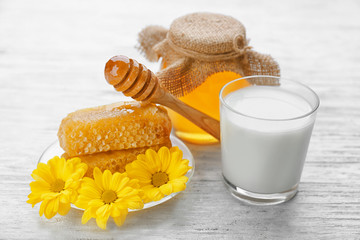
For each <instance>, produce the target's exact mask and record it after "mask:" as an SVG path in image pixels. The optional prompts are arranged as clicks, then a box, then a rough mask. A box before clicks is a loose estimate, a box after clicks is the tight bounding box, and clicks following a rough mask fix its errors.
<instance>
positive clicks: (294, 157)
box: [221, 86, 315, 194]
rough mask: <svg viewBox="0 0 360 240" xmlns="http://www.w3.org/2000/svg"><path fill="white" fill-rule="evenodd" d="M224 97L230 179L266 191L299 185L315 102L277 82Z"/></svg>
mask: <svg viewBox="0 0 360 240" xmlns="http://www.w3.org/2000/svg"><path fill="white" fill-rule="evenodd" d="M224 102H225V104H226V105H227V106H224V104H222V105H221V147H222V167H223V175H224V177H225V178H226V180H227V181H229V182H230V183H231V184H233V185H235V186H236V187H239V188H241V189H243V190H246V191H249V192H254V193H261V194H269V193H281V192H285V191H289V190H290V189H292V188H294V187H296V186H297V184H298V182H299V181H300V177H301V172H302V168H303V165H304V161H305V157H306V153H307V148H308V144H309V140H310V136H311V132H312V128H313V125H314V121H315V116H314V115H315V114H312V115H309V113H310V112H311V109H312V108H311V105H310V104H309V102H307V101H306V100H305V99H304V98H302V97H301V96H298V95H296V94H294V93H292V92H289V91H287V90H283V89H281V88H278V87H271V86H250V87H246V88H244V89H240V90H236V91H235V92H232V93H230V94H228V95H227V96H226V97H225V98H224Z"/></svg>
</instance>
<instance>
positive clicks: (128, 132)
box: [58, 101, 171, 157]
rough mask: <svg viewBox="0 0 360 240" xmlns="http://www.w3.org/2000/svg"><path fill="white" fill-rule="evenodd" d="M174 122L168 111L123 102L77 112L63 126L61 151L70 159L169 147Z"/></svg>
mask: <svg viewBox="0 0 360 240" xmlns="http://www.w3.org/2000/svg"><path fill="white" fill-rule="evenodd" d="M170 132H171V121H170V118H169V116H168V115H167V111H166V109H165V108H163V107H161V106H157V105H154V104H144V103H139V102H135V101H134V102H120V103H115V104H110V105H104V106H99V107H94V108H87V109H81V110H78V111H75V112H73V113H70V114H68V116H67V117H65V118H64V119H63V120H62V122H61V124H60V127H59V131H58V138H59V142H60V146H61V148H63V149H64V151H65V152H66V153H67V155H68V156H69V157H73V156H79V155H87V154H92V153H99V152H107V151H114V150H123V149H130V148H144V147H151V146H154V145H165V143H167V141H168V140H169V136H170Z"/></svg>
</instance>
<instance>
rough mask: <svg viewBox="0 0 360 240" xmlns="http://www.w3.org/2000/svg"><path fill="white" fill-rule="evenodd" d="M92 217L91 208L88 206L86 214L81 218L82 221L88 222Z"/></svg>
mask: <svg viewBox="0 0 360 240" xmlns="http://www.w3.org/2000/svg"><path fill="white" fill-rule="evenodd" d="M91 218H92V214H91V208H88V209H86V210H85V211H84V214H83V215H82V218H81V223H82V224H85V223H87V222H88V221H89V220H90V219H91Z"/></svg>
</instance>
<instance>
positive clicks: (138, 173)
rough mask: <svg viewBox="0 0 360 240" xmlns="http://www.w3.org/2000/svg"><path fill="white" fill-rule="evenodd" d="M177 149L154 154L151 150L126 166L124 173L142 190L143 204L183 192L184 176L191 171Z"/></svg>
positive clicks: (184, 186)
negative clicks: (138, 184)
mask: <svg viewBox="0 0 360 240" xmlns="http://www.w3.org/2000/svg"><path fill="white" fill-rule="evenodd" d="M182 157H183V154H182V151H181V150H180V149H179V148H178V147H172V148H171V149H170V150H169V149H168V148H167V147H162V148H160V149H159V151H158V153H156V152H155V151H154V150H152V149H148V150H146V152H145V154H139V155H138V156H137V160H135V161H133V162H132V163H129V164H128V165H126V172H127V174H128V176H129V177H130V178H132V179H139V183H140V186H141V189H142V190H144V196H143V198H144V199H143V200H144V202H145V203H147V202H150V201H159V200H160V199H162V198H163V197H164V196H165V195H170V194H171V193H174V192H179V191H183V190H185V188H186V184H185V183H186V182H187V181H188V178H187V177H186V176H185V174H186V173H187V172H188V171H189V169H191V167H190V166H189V160H186V159H182Z"/></svg>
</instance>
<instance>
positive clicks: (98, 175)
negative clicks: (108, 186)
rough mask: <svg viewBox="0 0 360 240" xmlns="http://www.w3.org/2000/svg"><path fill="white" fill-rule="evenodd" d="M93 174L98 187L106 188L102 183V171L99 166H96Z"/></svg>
mask: <svg viewBox="0 0 360 240" xmlns="http://www.w3.org/2000/svg"><path fill="white" fill-rule="evenodd" d="M93 176H94V181H95V184H96V185H97V186H98V188H100V189H104V188H103V183H102V173H101V170H100V169H99V168H98V167H95V168H94V172H93Z"/></svg>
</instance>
